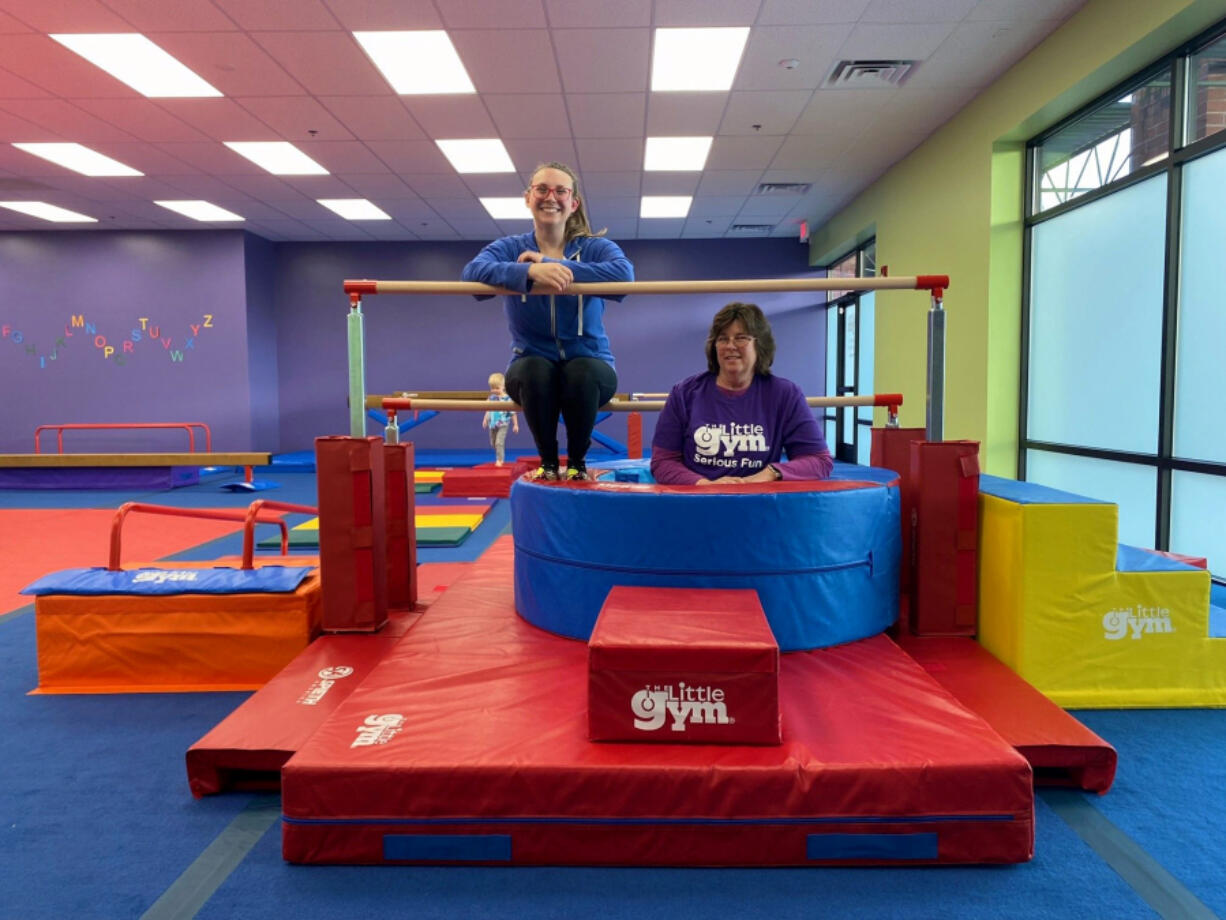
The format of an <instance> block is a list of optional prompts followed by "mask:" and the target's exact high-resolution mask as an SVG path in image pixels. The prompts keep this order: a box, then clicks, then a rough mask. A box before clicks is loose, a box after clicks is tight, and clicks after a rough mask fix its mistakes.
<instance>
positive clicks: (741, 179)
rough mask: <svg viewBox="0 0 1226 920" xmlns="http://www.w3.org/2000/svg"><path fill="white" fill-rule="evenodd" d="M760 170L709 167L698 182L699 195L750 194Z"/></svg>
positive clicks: (725, 195) (755, 184) (756, 182)
mask: <svg viewBox="0 0 1226 920" xmlns="http://www.w3.org/2000/svg"><path fill="white" fill-rule="evenodd" d="M761 175H762V173H761V171H759V170H753V169H750V170H743V169H733V170H728V171H726V172H722V171H719V170H711V169H708V170H707V171H706V172H704V173H703V174H702V181H701V182H699V183H698V194H699V195H717V196H721V197H728V196H733V195H742V196H743V195H748V194H749V193H750V192H752V191H753V190H754V188H755V187H756V186H757V184H758V177H759V176H761Z"/></svg>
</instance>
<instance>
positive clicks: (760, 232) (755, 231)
mask: <svg viewBox="0 0 1226 920" xmlns="http://www.w3.org/2000/svg"><path fill="white" fill-rule="evenodd" d="M728 229H729V230H731V231H732V232H733V233H744V234H746V235H747V236H753V235H757V236H770V232H771V231H772V230H774V229H775V225H774V224H733V225H732V226H731V227H729V228H728Z"/></svg>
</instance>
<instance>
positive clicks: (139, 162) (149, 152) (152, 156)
mask: <svg viewBox="0 0 1226 920" xmlns="http://www.w3.org/2000/svg"><path fill="white" fill-rule="evenodd" d="M99 152H104V153H106V155H107V156H109V157H114V158H115V159H116V160H118V161H119V162H120V163H123V164H124V165H126V166H131V167H132V168H133V169H136V170H139V171H140V172H143V173H144V174H145V175H147V176H179V175H183V174H185V173H191V172H195V168H194V167H192V166H191V164H189V163H184V162H183V161H182V160H180V159H178V158H177V157H174V156H172V155H171V154H169V153H167V152H166V151H165V150H163V149H162V148H161V147H158V146H156V145H155V144H152V143H145V142H144V141H133V142H119V143H113V144H107V145H106V148H105V150H102V149H101V148H100V151H99Z"/></svg>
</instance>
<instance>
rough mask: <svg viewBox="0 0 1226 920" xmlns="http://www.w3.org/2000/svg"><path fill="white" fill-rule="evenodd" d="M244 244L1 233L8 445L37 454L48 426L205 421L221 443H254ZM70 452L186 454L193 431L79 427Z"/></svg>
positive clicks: (2, 424) (1, 417) (3, 417)
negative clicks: (40, 433)
mask: <svg viewBox="0 0 1226 920" xmlns="http://www.w3.org/2000/svg"><path fill="white" fill-rule="evenodd" d="M242 240H243V236H242V234H241V233H238V232H234V231H202V232H189V233H169V232H164V233H123V232H92V233H73V232H63V233H6V234H0V394H3V397H2V398H0V452H6V453H13V452H17V453H25V452H29V451H32V450H33V449H34V447H33V437H34V429H35V427H36V426H38V425H41V424H57V423H63V422H157V421H167V422H181V421H192V422H196V421H199V422H205V423H207V424H208V425H209V426H210V427H211V428H212V430H213V447H214V449H217V450H242V449H249V448H251V447H252V446H253V445H252V444H251V418H250V395H249V394H250V386H249V382H248V369H247V315H246V312H247V306H246V304H247V296H246V292H245V280H244V273H243V241H242ZM73 317H78V318H79V320H80V322H81V323H82V324H83V325H79V326H76V327H74V326H73V325H72V323H73ZM210 317H211V318H210ZM142 320H144V322H143V323H142ZM154 331H156V332H158V333H159V337H158V340H155V339H153V338H152V337H151V333H152V332H154ZM69 333H71V335H70V334H69ZM106 348H110V349H113V351H112V352H110V353H108V352H107V351H106V350H105V349H106ZM43 443H44V448H43V449H44V450H47V449H48V447H47V445H48V444H50V449H51V450H54V449H55V447H54V444H55V441H54V435H52V437H51V440H50V441H49V442H48V441H47V439H46V435H44V442H43ZM65 447H66V448H67V449H69V450H71V451H76V452H80V451H87V450H97V451H141V450H186V449H187V436H186V434H184V433H183V432H182V431H154V432H131V431H129V432H105V433H93V432H69V433H68V434H67V435H66V437H65ZM202 447H203V445H202V444H201V445H197V449H202Z"/></svg>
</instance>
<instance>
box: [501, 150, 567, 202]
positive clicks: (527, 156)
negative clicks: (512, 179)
mask: <svg viewBox="0 0 1226 920" xmlns="http://www.w3.org/2000/svg"><path fill="white" fill-rule="evenodd" d="M505 144H506V148H507V153H509V154H510V155H511V162H512V163H514V164H515V168H516V170H518V172H519V178H520V179H521V180H522V182H521V185H520V190H521V191H522V190H523V187H524V185H526V184H527V180H528V179H530V178H531V177H532V173H533V172H534V171H535V170H536V167H537V166H539V165H540V164H541V163H565V164H566V165H568V166H570V167H571V168H572V169H573V168H574V167H575V164H576V163H578V161H579V157H578V156H577V155H576V153H575V144H574V141H572V140H571V139H570V138H569V137H521V138H516V139H515V140H508V141H505Z"/></svg>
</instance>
